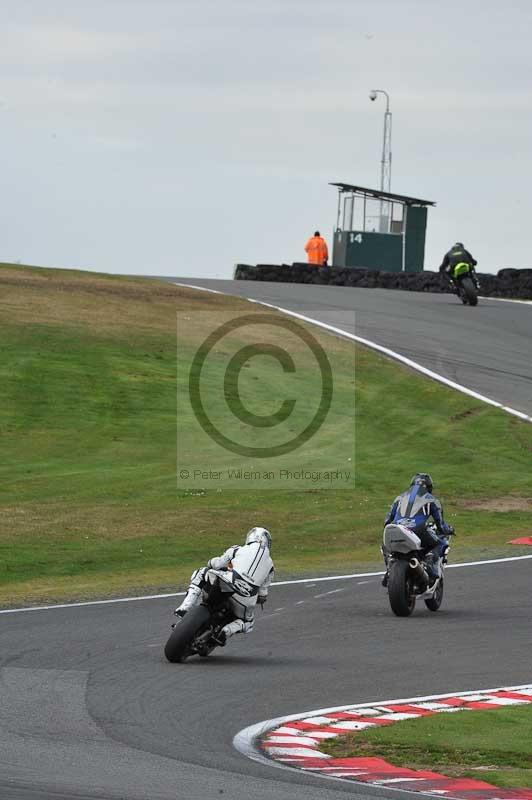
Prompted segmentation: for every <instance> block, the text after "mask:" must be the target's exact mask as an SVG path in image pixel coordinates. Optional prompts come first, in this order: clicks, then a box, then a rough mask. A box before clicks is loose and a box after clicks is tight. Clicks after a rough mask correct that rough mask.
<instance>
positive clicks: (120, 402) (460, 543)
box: [0, 265, 532, 605]
mask: <svg viewBox="0 0 532 800" xmlns="http://www.w3.org/2000/svg"><path fill="white" fill-rule="evenodd" d="M204 313H206V314H208V316H209V319H210V320H211V323H212V321H216V320H218V319H220V320H222V319H225V318H227V315H228V314H254V313H261V310H260V308H259V307H256V306H252V305H251V304H249V303H246V302H244V301H240V300H238V299H236V298H227V297H223V296H219V295H209V294H206V293H202V292H196V291H194V290H189V289H183V288H179V287H175V286H170V285H167V284H164V283H159V282H155V281H150V280H143V279H134V278H125V277H121V276H106V275H98V274H93V273H84V272H76V271H67V270H51V269H38V268H30V267H23V266H19V265H16V266H14V265H0V452H1V455H2V458H1V459H0V521H1V523H0V603H1V604H2V605H10V604H11V605H13V604H15V605H18V604H26V603H27V604H29V603H35V602H41V601H53V600H65V599H80V598H87V597H93V596H103V595H117V594H120V595H122V594H124V593H128V594H129V593H134V592H137V591H144V590H150V591H151V590H161V591H172V590H174V589H175V588H176V587H178V586H182V585H183V584H184V583H185V582H186V580H187V577H188V576H189V574H190V572H191V571H192V569H193V568H194V567H195V566H197V565H199V564H201V563H203V562H204V561H205V560H206V558H207V557H208V556H210V555H212V554H214V553H219V552H221V551H222V550H223V549H225V547H226V546H228V545H229V544H232V543H234V542H235V541H239V540H240V539H241V537H242V536H243V533H244V532H245V531H246V530H247V529H248V528H249V527H250V526H251V525H253V524H261V523H262V524H267V525H268V526H269V527H270V528H271V530H272V532H273V535H274V557H275V561H276V565H277V568H278V577H281V576H283V577H286V576H288V575H296V574H299V575H304V574H316V573H322V574H327V573H332V572H333V571H336V570H341V571H342V572H345V571H346V569H348V570H353V571H354V570H355V569H359V568H366V567H368V566H370V565H377V564H379V563H380V561H379V552H378V549H379V545H380V536H381V531H382V520H383V516H384V514H385V512H386V510H387V508H388V506H389V503H390V502H391V501H392V500H393V498H394V497H395V495H396V494H397V492H398V491H400V490H402V489H403V488H404V486H405V483H406V482H407V481H408V479H409V477H410V475H411V474H412V473H413V472H416V471H418V470H423V471H427V470H428V471H430V472H431V473H432V474H433V477H434V479H435V482H436V488H437V491H438V493H439V494H440V495H441V497H442V499H443V500H444V505H445V509H446V514H447V517H448V519H449V521H450V522H452V524H454V525H455V527H456V529H457V533H458V536H457V537H456V539H455V541H454V543H453V550H452V558H453V559H454V560H455V561H457V560H463V559H468V558H470V557H472V556H474V557H475V558H481V557H484V556H492V555H495V554H497V555H503V554H512V555H517V554H519V552H520V551H519V550H518V549H517V548H515V547H509V546H507V545H506V542H507V540H508V539H510V538H513V537H516V536H519V535H528V534H530V533H531V532H532V531H531V527H532V526H531V524H530V509H531V508H532V472H531V470H530V460H531V453H532V425H529V424H527V423H525V422H522V421H520V420H518V419H516V418H513V417H511V416H509V415H506V414H504V413H503V412H501V411H498V410H496V409H492V408H490V407H488V406H485V405H483V404H481V403H478V402H477V401H475V400H472V399H471V398H468V397H466V396H463V395H460V394H458V393H455V392H453V391H451V390H448V389H446V388H444V387H442V386H439V385H438V384H436V383H433V382H431V381H427V380H425V379H423V378H421V377H419V376H417V375H415V374H413V373H411V372H409V371H407V370H406V369H404V368H403V367H399V366H398V365H396V364H394V363H393V362H391V361H389V360H387V359H385V358H382V357H381V356H379V355H377V354H375V353H373V352H371V351H369V350H366V349H364V348H362V347H356V348H354V346H353V344H352V343H349V342H346V341H342V340H340V339H336V338H334V337H331V336H329V335H328V334H326V333H325V332H320V331H315V330H314V331H313V335H314V336H315V337H316V339H318V340H319V341H320V342H321V343H322V344H323V347H324V348H325V349H326V350H327V351H328V352H332V353H334V357H335V359H336V363H337V364H339V365H340V366H339V367H338V372H337V375H336V376H335V377H336V381H337V384H338V387H339V392H340V395H341V401H342V402H343V403H344V405H345V409H346V412H345V415H344V417H345V418H346V419H347V418H348V423H349V424H348V427H349V426H350V425H351V421H352V420H351V418H354V426H355V433H356V437H355V441H356V446H354V448H353V450H354V452H353V459H354V464H355V470H356V485H355V488H354V489H353V488H352V487H350V486H349V487H341V486H336V487H335V488H312V487H311V488H306V489H302V490H294V489H293V488H292V489H291V490H290V491H264V490H263V488H261V487H258V488H256V489H253V488H248V489H247V490H246V491H240V490H239V489H238V488H234V487H231V486H221V487H219V488H218V489H214V488H212V489H211V488H210V487H208V488H205V489H200V490H199V491H187V490H186V489H183V488H182V487H181V488H179V487H178V485H177V484H176V384H177V380H178V378H179V374H180V369H181V368H182V367H183V364H180V363H179V361H180V359H181V358H183V359H185V361H186V356H187V353H191V352H193V351H194V348H195V347H197V346H198V344H199V342H201V341H202V340H203V338H204V336H205V331H204V330H203V328H202V325H201V319H202V315H203V314H204ZM179 314H181V315H184V316H185V317H186V316H188V317H190V319H191V323H190V325H188V326H187V327H186V329H185V331H184V333H181V332H180V336H181V338H182V340H183V341H182V349H181V350H179V349H178V351H177V352H178V358H177V360H176V315H179ZM310 330H312V329H310ZM242 341H244V340H242ZM353 352H354V353H355V365H356V373H355V381H354V382H353V372H352V365H353ZM261 363H263V370H264V373H263V374H262V375H261V374H260V364H261ZM256 365H258V366H255V370H256V371H257V370H258V374H254V375H253V376H252V377H253V379H254V380H255V381H256V384H254V385H256V391H257V392H259V393H260V387H261V380H262V381H266V383H267V384H268V382H269V381H271V380H272V379H273V378H272V375H271V374H269V373H268V370H270V371H271V364H270V365H268V363H267V362H266V361H264V362H260V361H259V360H257V362H256ZM342 365H344V367H345V368H344V367H342ZM250 380H251V378H250ZM309 380H310V378H309ZM353 393H354V397H355V403H354V406H353V403H352V395H353ZM339 425H341V426H345V419H344V420H343V421H342V422H341V423H339ZM338 430H339V435H340V434H341V433H342V431H344V432H345V430H347V428H345V427H339V429H338ZM228 459H229V457H228ZM229 460H230V459H229ZM228 463H229V461H228ZM523 552H525V551H523Z"/></svg>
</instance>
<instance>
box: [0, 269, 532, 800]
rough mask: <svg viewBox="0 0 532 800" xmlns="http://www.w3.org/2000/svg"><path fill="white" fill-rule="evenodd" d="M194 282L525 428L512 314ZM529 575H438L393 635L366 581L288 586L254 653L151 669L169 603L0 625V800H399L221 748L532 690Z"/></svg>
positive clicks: (372, 581)
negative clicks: (408, 365)
mask: <svg viewBox="0 0 532 800" xmlns="http://www.w3.org/2000/svg"><path fill="white" fill-rule="evenodd" d="M178 280H181V281H182V282H187V283H190V284H192V283H198V281H194V280H190V281H186V280H185V279H177V278H176V281H178ZM204 283H205V287H206V288H212V289H215V290H218V291H223V292H228V293H233V294H238V295H240V296H243V297H251V298H254V299H257V300H260V301H262V302H266V303H270V304H271V305H275V306H279V307H282V308H286V309H288V310H291V311H294V312H296V313H299V314H302V315H304V316H307V317H310V318H314V319H318V320H320V321H322V322H324V323H326V324H329V325H333V326H335V327H338V328H342V329H345V330H346V331H347V332H350V333H354V334H356V335H358V336H360V337H363V338H366V339H369V340H372V341H374V342H376V343H377V344H380V345H382V346H383V347H388V348H392V349H394V350H395V351H397V352H399V353H400V354H402V355H404V356H406V357H407V358H410V359H412V360H414V361H416V362H417V363H419V364H421V365H422V366H424V367H426V368H427V369H430V370H433V371H435V372H438V373H440V374H441V375H443V376H444V377H445V378H447V379H449V380H451V381H454V382H456V383H459V384H461V385H463V386H465V387H467V388H469V389H471V390H472V391H474V392H478V393H480V394H482V395H485V396H486V397H488V398H490V399H492V400H494V401H495V402H497V403H501V404H502V405H503V406H509V407H511V408H512V409H514V410H516V411H517V412H519V413H521V414H526V415H532V392H531V391H530V386H531V382H532V363H531V359H530V355H529V353H530V341H531V339H532V308H531V307H529V306H526V305H525V304H517V303H516V304H513V303H502V302H497V301H493V300H481V301H480V303H479V306H478V307H477V308H473V309H469V308H467V309H464V308H463V307H462V306H461V304H460V303H459V302H458V301H457V299H456V298H455V297H452V296H448V295H428V294H427V295H424V294H408V293H402V292H391V291H389V292H386V291H384V290H370V289H360V290H356V289H352V290H351V289H350V290H346V289H343V288H340V287H338V288H333V287H308V286H295V285H283V284H260V283H253V284H252V283H246V282H242V283H235V282H229V281H228V282H222V281H206V282H204ZM379 543H380V542H379V532H376V542H375V546H376V548H378V546H379ZM451 556H452V553H451ZM451 561H452V558H451ZM531 569H532V562H531V560H530V559H527V558H525V559H518V560H503V561H495V562H486V563H479V564H470V565H468V566H462V567H460V568H453V569H449V570H448V571H447V572H446V596H445V600H444V604H443V606H442V609H441V610H440V611H439V612H438V613H437V614H436V615H434V614H431V613H430V612H429V611H428V610H426V609H425V607H424V606H423V607H421V606H422V604H421V605H420V607H419V608H417V609H416V611H415V612H414V614H413V616H412V617H410V618H406V619H400V618H397V617H394V616H393V615H392V613H391V611H390V608H389V605H388V599H387V595H386V592H385V591H384V590H383V589H382V588H381V586H380V576H379V575H376V574H369V575H359V576H347V577H346V576H342V577H337V578H328V579H327V581H323V580H318V579H316V580H312V579H308V580H301V581H298V582H284V583H283V584H277V585H274V586H273V587H272V590H271V594H270V598H269V601H268V604H267V605H266V606H265V610H264V613H261V612H257V623H256V630H255V632H254V633H253V634H252V635H251V636H249V637H246V638H242V639H238V638H237V639H235V640H233V641H231V642H230V645H228V646H227V648H225V649H223V650H218V651H216V652H215V653H214V654H213V655H212V656H211V657H210V658H208V659H202V660H200V659H197V658H192V659H190V660H189V661H188V662H186V663H185V664H183V665H172V664H169V663H167V662H166V661H165V659H164V655H163V646H164V642H165V641H166V639H167V637H168V633H169V624H170V622H171V620H172V617H171V612H172V610H173V608H174V607H175V598H174V597H152V598H147V599H138V600H136V601H135V602H113V603H101V604H87V605H83V604H78V605H73V606H65V607H54V608H48V609H42V610H35V611H31V612H29V611H28V612H20V613H6V614H2V615H0V631H1V634H0V644H1V647H2V663H1V681H0V686H1V690H0V691H1V697H0V739H1V752H2V756H3V757H2V759H1V761H0V797H1V798H2V800H4V798H5V800H9V798H18V799H20V798H39V800H44V798H47V799H48V798H50V799H51V800H56V799H58V798H65V800H66V798H87V799H88V798H105V799H107V798H109V800H114V799H115V798H127V799H128V800H137V798H138V800H141V798H142V800H144V799H145V798H146V799H148V798H149V800H159V798H160V800H167V799H168V800H169V799H170V798H174V799H175V798H187V799H188V800H196V799H197V800H200V798H201V800H211V799H214V798H218V799H219V798H220V797H231V798H234V797H245V798H247V799H249V800H263V799H264V800H266V798H268V800H303V799H304V800H318V798H319V799H320V800H333V798H337V799H338V800H339V798H343V797H346V796H351V797H353V796H354V797H357V798H366V797H379V796H380V797H382V796H384V797H387V796H388V797H395V796H397V790H393V789H390V788H386V787H372V786H360V785H357V784H353V783H343V782H329V781H327V780H326V779H325V778H323V777H320V776H318V775H313V774H310V773H303V772H295V771H292V770H274V769H272V768H271V767H270V766H268V765H267V764H265V763H263V762H261V761H254V760H251V759H248V758H245V757H243V755H242V754H241V753H240V752H238V751H237V750H236V749H235V748H234V746H233V738H234V736H235V735H236V734H237V733H238V732H239V731H241V730H242V729H244V728H246V727H248V726H252V725H255V724H256V723H258V722H260V721H261V720H272V719H276V718H281V717H286V716H287V715H291V714H301V713H302V712H303V711H304V710H305V709H309V710H312V709H320V708H332V707H338V706H346V705H348V704H349V705H357V704H361V703H378V702H380V701H382V698H394V697H407V698H408V697H419V696H429V695H435V694H445V693H459V692H465V691H470V690H472V689H473V690H477V689H479V690H480V689H489V688H491V687H494V686H520V685H525V684H530V681H531V668H530V652H531V648H532V626H531V625H530V619H531V610H532V609H531V595H530V577H531Z"/></svg>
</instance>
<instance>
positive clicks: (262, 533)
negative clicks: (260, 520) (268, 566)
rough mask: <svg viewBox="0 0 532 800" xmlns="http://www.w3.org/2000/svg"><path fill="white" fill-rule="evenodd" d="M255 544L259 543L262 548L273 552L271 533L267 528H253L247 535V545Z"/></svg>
mask: <svg viewBox="0 0 532 800" xmlns="http://www.w3.org/2000/svg"><path fill="white" fill-rule="evenodd" d="M253 542H258V543H259V544H260V545H262V547H267V548H268V550H271V547H272V537H271V533H270V531H269V530H267V529H266V528H252V529H251V530H250V531H248V533H247V536H246V542H245V543H246V544H252V543H253Z"/></svg>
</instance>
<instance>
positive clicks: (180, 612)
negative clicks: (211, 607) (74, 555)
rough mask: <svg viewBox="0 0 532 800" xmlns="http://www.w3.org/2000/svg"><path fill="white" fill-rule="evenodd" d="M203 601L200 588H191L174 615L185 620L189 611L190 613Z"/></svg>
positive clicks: (192, 586)
mask: <svg viewBox="0 0 532 800" xmlns="http://www.w3.org/2000/svg"><path fill="white" fill-rule="evenodd" d="M200 601H201V589H200V588H199V586H194V585H191V586H189V589H188V592H187V593H186V595H185V598H184V600H183V602H182V603H181V605H180V606H178V607H177V608H176V610H175V611H174V614H175V615H176V617H181V618H183V617H184V616H185V614H186V613H187V611H190V609H191V608H194V606H199V604H200Z"/></svg>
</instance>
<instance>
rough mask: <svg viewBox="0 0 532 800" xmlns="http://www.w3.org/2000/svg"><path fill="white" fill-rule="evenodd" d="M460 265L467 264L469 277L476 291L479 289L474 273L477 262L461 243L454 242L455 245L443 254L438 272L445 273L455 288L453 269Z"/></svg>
mask: <svg viewBox="0 0 532 800" xmlns="http://www.w3.org/2000/svg"><path fill="white" fill-rule="evenodd" d="M461 263H465V264H469V266H470V274H471V277H472V279H473V281H474V283H475V286H476V287H477V289H480V284H479V282H478V278H477V273H476V272H475V267H476V265H477V261H476V260H475V259H474V258H473V256H472V255H471V253H470V252H469V250H466V249H465V247H464V245H463V243H462V242H456V244H453V246H452V247H451V249H450V250H448V251H447V253H445V255H444V257H443V261H442V262H441V264H440V272H441V273H446V275H447V277H448V278H449V280H450V281H451V283H452V285H453V286H456V283H455V281H454V268H455V267H456V265H457V264H461Z"/></svg>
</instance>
